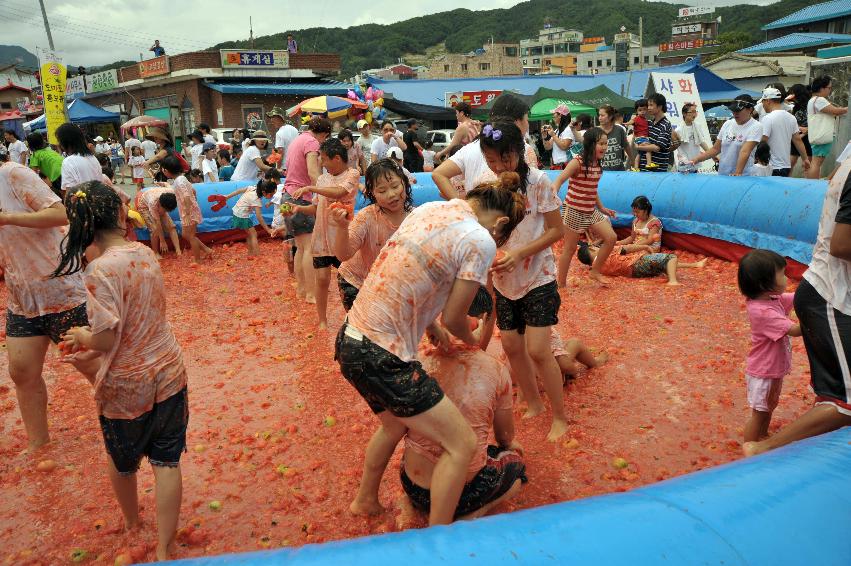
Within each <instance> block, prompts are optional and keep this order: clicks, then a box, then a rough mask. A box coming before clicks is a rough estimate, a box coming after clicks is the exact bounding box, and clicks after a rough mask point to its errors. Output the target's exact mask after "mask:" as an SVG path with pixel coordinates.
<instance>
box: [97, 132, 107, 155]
mask: <svg viewBox="0 0 851 566" xmlns="http://www.w3.org/2000/svg"><path fill="white" fill-rule="evenodd" d="M94 142H95V153H96V154H98V155H109V144H108V143H105V142H104V141H103V138H102V137H101V136H98V137H96V138H95V139H94Z"/></svg>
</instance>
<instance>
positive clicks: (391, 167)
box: [330, 159, 414, 312]
mask: <svg viewBox="0 0 851 566" xmlns="http://www.w3.org/2000/svg"><path fill="white" fill-rule="evenodd" d="M365 182H366V192H365V193H364V196H366V199H367V200H368V201H369V202H370V203H371V204H369V205H368V206H365V207H364V208H363V209H361V211H360V212H358V213H357V215H355V217H354V219H351V218H349V217H348V214H346V211H344V210H339V209H338V210H333V211H331V216H330V221H331V223H333V224H336V226H337V227H338V229H337V230H336V232H335V233H336V236H335V238H334V240H333V241H332V244H333V250H334V255H335V256H336V257H337V258H338V259H339V260H340V261H342V263H341V264H340V267H339V268H338V269H337V285H338V286H339V288H340V301H341V302H342V303H343V308H344V309H346V312H348V311H349V310H350V309H351V308H352V305H353V304H354V302H355V298H356V297H357V296H358V290H359V289H360V288H361V286H362V285H363V282H364V280H365V279H366V276H367V274H368V273H369V269H370V268H371V267H372V264H373V262H374V261H375V258H377V257H378V252H380V251H381V248H382V247H384V244H385V243H386V242H387V240H389V239H390V236H392V235H393V233H394V232H396V230H397V229H398V228H399V225H400V224H402V221H403V220H404V219H405V218H406V217H407V216H408V213H409V212H410V211H411V210H413V208H414V199H413V196H412V194H411V186H410V185H409V184H408V177H407V176H406V175H405V174H404V173H402V171H401V170H400V169H399V167H398V166H397V165H396V163H394V162H393V161H390V160H389V159H381V160H379V161H376V162H375V163H373V164H372V165H370V166H369V167H367V169H366V176H365Z"/></svg>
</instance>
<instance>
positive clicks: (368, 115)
mask: <svg viewBox="0 0 851 566" xmlns="http://www.w3.org/2000/svg"><path fill="white" fill-rule="evenodd" d="M363 119H364V120H366V123H367V124H372V112H367V113H366V114H364V115H363Z"/></svg>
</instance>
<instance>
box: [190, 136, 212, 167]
mask: <svg viewBox="0 0 851 566" xmlns="http://www.w3.org/2000/svg"><path fill="white" fill-rule="evenodd" d="M189 139H190V140H192V145H191V146H189V148H188V149H189V152H188V153H189V154H188V155H187V156H186V157H188V158H189V167H191V168H192V169H201V163H202V162H203V161H204V143H205V142H204V133H203V132H202V131H201V130H195V131H194V132H192V133H191V134H189ZM210 143H212V142H210ZM213 145H216V144H213Z"/></svg>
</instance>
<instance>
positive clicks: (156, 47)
mask: <svg viewBox="0 0 851 566" xmlns="http://www.w3.org/2000/svg"><path fill="white" fill-rule="evenodd" d="M148 51H153V52H154V57H162V56H163V55H165V49H164V48H163V46H162V45H160V40H159V39H155V40H154V44H153V45H151V48H150V49H148Z"/></svg>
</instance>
